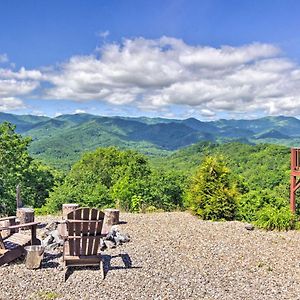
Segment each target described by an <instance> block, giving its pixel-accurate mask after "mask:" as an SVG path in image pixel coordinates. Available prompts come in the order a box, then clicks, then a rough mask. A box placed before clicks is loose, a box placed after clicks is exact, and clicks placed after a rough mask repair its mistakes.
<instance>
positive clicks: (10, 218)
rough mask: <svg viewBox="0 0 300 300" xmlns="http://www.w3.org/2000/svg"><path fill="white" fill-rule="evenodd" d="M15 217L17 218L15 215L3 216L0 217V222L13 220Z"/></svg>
mask: <svg viewBox="0 0 300 300" xmlns="http://www.w3.org/2000/svg"><path fill="white" fill-rule="evenodd" d="M16 218H17V217H16V216H11V217H3V218H0V222H1V221H8V220H14V219H16Z"/></svg>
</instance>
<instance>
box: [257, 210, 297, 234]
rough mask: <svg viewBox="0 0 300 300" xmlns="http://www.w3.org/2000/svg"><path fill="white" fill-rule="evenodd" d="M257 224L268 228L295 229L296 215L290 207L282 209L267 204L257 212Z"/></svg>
mask: <svg viewBox="0 0 300 300" xmlns="http://www.w3.org/2000/svg"><path fill="white" fill-rule="evenodd" d="M255 225H256V226H257V227H259V228H263V229H266V230H289V229H295V226H296V223H295V216H294V215H293V213H292V212H291V211H290V209H289V207H281V208H280V209H278V208H275V207H272V206H270V205H267V206H265V207H263V208H262V209H261V210H259V211H258V213H257V221H256V222H255Z"/></svg>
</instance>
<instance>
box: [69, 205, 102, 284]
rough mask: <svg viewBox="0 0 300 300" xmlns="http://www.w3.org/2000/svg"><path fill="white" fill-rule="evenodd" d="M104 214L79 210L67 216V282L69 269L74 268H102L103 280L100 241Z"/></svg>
mask: <svg viewBox="0 0 300 300" xmlns="http://www.w3.org/2000/svg"><path fill="white" fill-rule="evenodd" d="M103 220H104V213H103V212H102V211H100V210H98V209H94V208H77V209H75V210H74V211H71V212H70V213H68V215H67V220H66V224H67V236H64V237H63V239H64V246H63V260H64V267H65V280H66V279H67V268H68V267H72V266H94V265H97V266H100V272H101V277H102V279H103V278H104V268H103V262H102V257H101V254H100V247H99V246H100V239H101V237H102V235H101V230H102V226H103Z"/></svg>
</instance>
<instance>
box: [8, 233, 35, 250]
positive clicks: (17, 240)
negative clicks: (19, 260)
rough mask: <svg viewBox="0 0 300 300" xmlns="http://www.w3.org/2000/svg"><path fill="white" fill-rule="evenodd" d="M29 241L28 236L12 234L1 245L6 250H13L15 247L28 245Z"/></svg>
mask: <svg viewBox="0 0 300 300" xmlns="http://www.w3.org/2000/svg"><path fill="white" fill-rule="evenodd" d="M30 241H31V237H30V236H28V235H24V234H22V233H14V234H12V235H11V236H9V237H8V238H6V239H5V240H4V241H3V243H4V246H5V249H7V250H13V249H16V248H17V247H20V246H21V247H24V246H26V245H28V244H29V243H30Z"/></svg>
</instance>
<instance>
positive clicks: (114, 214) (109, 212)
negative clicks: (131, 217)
mask: <svg viewBox="0 0 300 300" xmlns="http://www.w3.org/2000/svg"><path fill="white" fill-rule="evenodd" d="M104 214H105V216H104V224H103V230H102V233H103V234H107V233H108V232H109V231H110V229H111V227H112V226H113V225H117V224H119V218H120V211H119V210H118V209H111V208H108V209H105V210H104Z"/></svg>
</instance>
